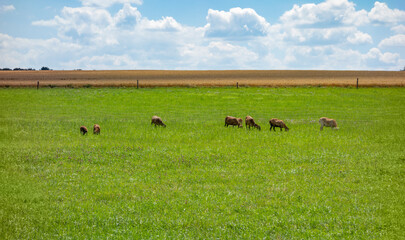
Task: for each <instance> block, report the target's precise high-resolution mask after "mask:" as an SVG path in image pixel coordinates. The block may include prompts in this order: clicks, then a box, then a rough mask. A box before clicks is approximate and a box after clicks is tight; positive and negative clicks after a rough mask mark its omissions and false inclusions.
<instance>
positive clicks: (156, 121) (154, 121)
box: [150, 116, 166, 127]
mask: <svg viewBox="0 0 405 240" xmlns="http://www.w3.org/2000/svg"><path fill="white" fill-rule="evenodd" d="M150 124H151V125H152V124H155V127H156V126H163V127H166V124H164V123H163V121H162V119H161V118H160V117H158V116H153V117H152V122H151V123H150Z"/></svg>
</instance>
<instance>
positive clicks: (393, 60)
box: [365, 48, 400, 64]
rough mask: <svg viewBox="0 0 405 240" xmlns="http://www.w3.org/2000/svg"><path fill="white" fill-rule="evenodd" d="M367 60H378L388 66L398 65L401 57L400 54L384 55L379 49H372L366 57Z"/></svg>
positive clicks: (389, 53)
mask: <svg viewBox="0 0 405 240" xmlns="http://www.w3.org/2000/svg"><path fill="white" fill-rule="evenodd" d="M365 57H366V58H367V59H377V60H379V61H381V62H383V63H386V64H397V63H398V61H399V60H400V56H399V54H398V53H391V52H385V53H382V52H381V51H380V49H378V48H372V49H370V51H369V52H368V53H367V54H366V55H365Z"/></svg>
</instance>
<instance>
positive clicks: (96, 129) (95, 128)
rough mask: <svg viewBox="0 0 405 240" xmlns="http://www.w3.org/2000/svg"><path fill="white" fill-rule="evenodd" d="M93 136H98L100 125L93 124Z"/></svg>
mask: <svg viewBox="0 0 405 240" xmlns="http://www.w3.org/2000/svg"><path fill="white" fill-rule="evenodd" d="M93 134H97V135H98V134H100V125H98V124H94V127H93Z"/></svg>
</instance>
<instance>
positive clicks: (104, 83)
mask: <svg viewBox="0 0 405 240" xmlns="http://www.w3.org/2000/svg"><path fill="white" fill-rule="evenodd" d="M357 78H359V86H360V87H373V86H376V87H404V86H405V71H312V70H308V71H306V70H263V71H261V70H228V71H170V70H167V71H166V70H128V71H127V70H122V71H79V70H76V71H0V87H36V86H37V82H38V81H39V82H40V87H49V86H58V87H83V86H92V87H123V86H125V87H136V85H137V80H139V87H171V86H185V87H194V86H206V87H211V86H212V87H214V86H236V83H238V84H239V86H266V87H281V86H286V87H289V86H339V87H348V86H356V79H357Z"/></svg>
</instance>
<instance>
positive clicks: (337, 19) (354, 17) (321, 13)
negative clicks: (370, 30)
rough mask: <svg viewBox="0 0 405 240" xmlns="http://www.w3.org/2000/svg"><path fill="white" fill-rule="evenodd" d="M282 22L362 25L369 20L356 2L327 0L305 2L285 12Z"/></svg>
mask: <svg viewBox="0 0 405 240" xmlns="http://www.w3.org/2000/svg"><path fill="white" fill-rule="evenodd" d="M280 20H281V22H283V23H284V24H288V25H315V24H318V25H321V26H322V24H323V26H326V25H328V26H331V25H332V26H333V25H336V24H345V25H362V24H365V23H367V22H368V19H367V12H366V11H365V10H360V11H356V9H355V4H354V3H353V2H349V1H348V0H326V1H325V2H322V3H319V4H313V3H310V4H303V5H302V6H299V5H296V4H295V5H294V7H293V8H292V9H291V10H289V11H287V12H285V13H284V14H283V15H282V16H281V17H280Z"/></svg>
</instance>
